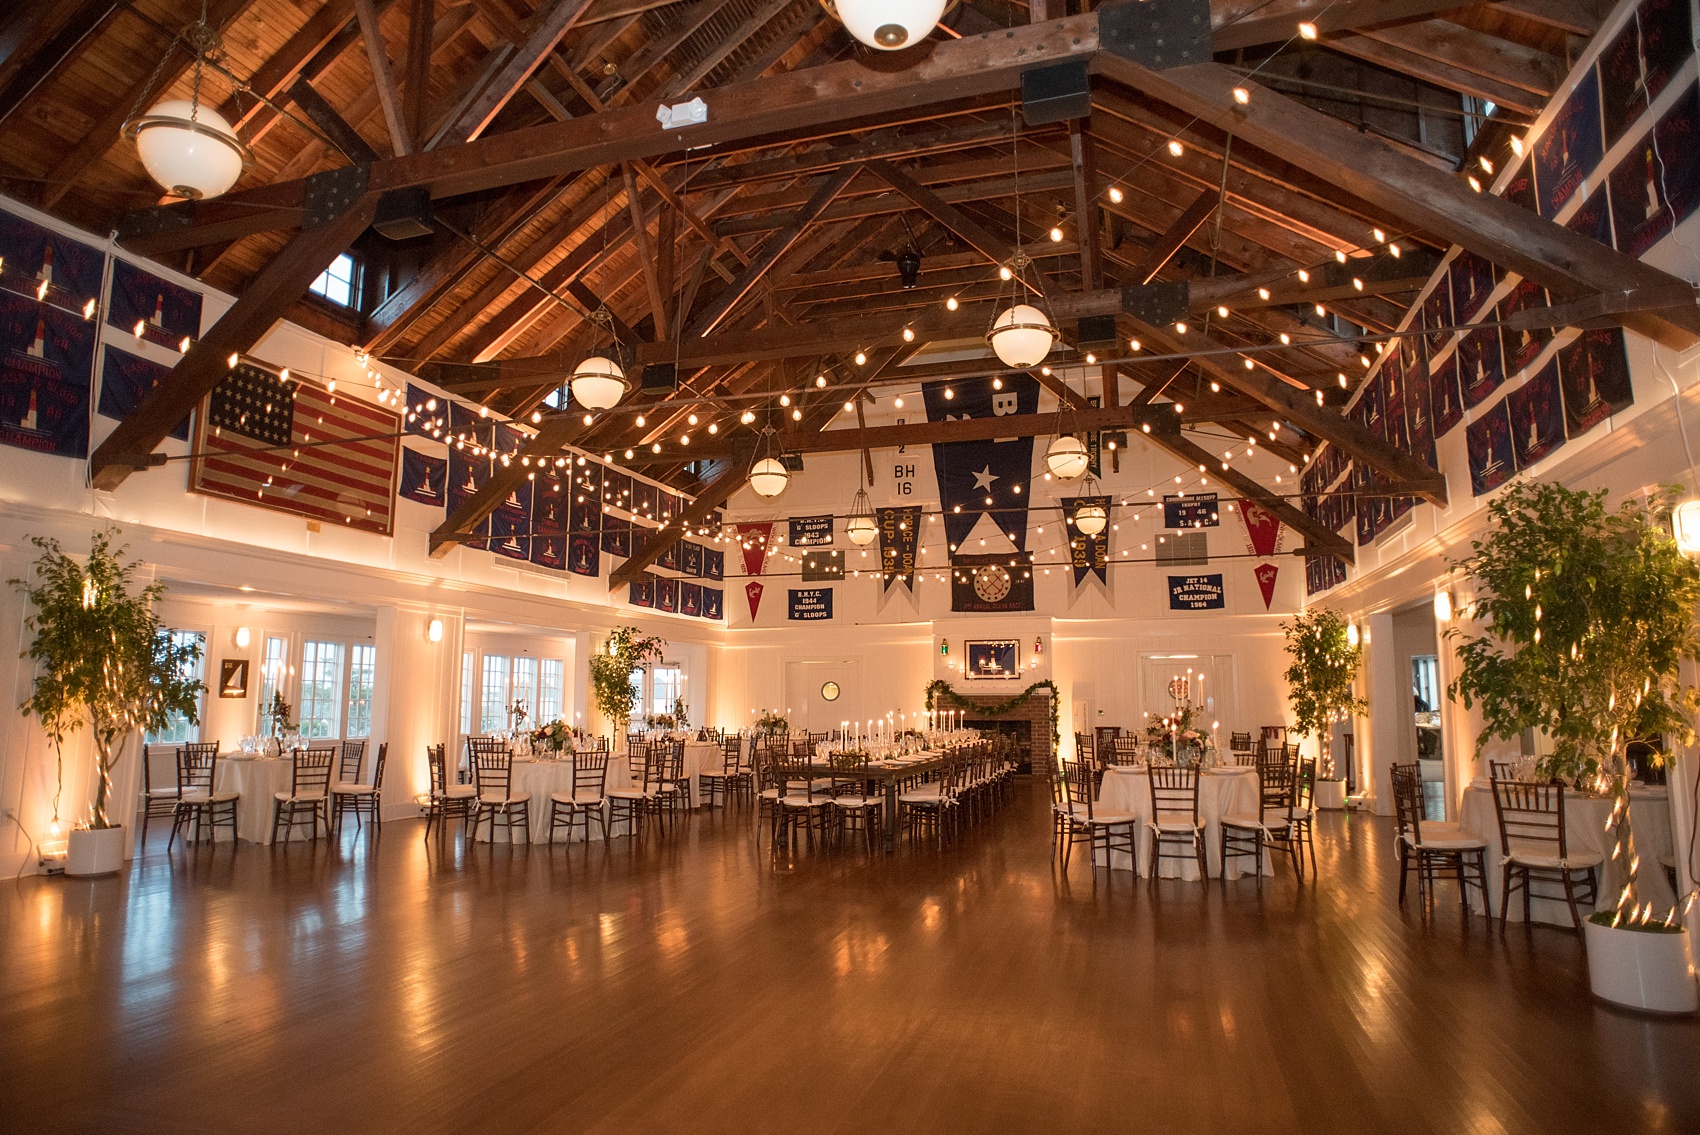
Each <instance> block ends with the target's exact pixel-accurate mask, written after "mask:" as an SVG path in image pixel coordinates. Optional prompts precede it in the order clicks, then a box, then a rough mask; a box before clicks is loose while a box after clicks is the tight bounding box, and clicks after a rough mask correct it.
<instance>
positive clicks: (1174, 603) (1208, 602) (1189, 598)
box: [1169, 573, 1224, 611]
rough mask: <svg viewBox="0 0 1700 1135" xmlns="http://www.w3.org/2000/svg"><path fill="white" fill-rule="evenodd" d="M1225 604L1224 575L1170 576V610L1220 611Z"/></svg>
mask: <svg viewBox="0 0 1700 1135" xmlns="http://www.w3.org/2000/svg"><path fill="white" fill-rule="evenodd" d="M1223 605H1224V599H1223V591H1222V576H1221V575H1220V574H1219V573H1218V574H1213V575H1171V576H1170V577H1169V610H1171V611H1220V610H1221V609H1222V607H1223Z"/></svg>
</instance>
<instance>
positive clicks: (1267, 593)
mask: <svg viewBox="0 0 1700 1135" xmlns="http://www.w3.org/2000/svg"><path fill="white" fill-rule="evenodd" d="M1280 570H1281V569H1280V568H1278V567H1276V566H1275V565H1274V564H1258V565H1257V566H1256V567H1255V568H1253V569H1252V571H1254V572H1255V573H1256V574H1257V586H1258V587H1259V588H1260V589H1262V591H1263V609H1264V610H1265V611H1267V610H1269V605H1270V604H1271V603H1273V602H1275V576H1276V573H1278V572H1279V571H1280Z"/></svg>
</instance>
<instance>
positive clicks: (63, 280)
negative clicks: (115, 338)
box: [0, 210, 106, 312]
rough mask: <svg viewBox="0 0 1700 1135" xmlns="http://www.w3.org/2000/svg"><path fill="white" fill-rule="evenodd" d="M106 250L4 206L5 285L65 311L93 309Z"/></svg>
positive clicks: (1, 251)
mask: <svg viewBox="0 0 1700 1135" xmlns="http://www.w3.org/2000/svg"><path fill="white" fill-rule="evenodd" d="M105 271H106V254H105V253H103V252H102V251H101V250H100V249H98V248H95V247H93V246H91V245H87V244H84V243H82V242H81V241H76V240H72V239H71V238H70V237H67V236H64V235H62V234H60V233H57V232H54V231H53V230H52V229H50V228H47V227H46V226H45V225H38V224H36V223H35V222H34V221H30V220H26V219H25V218H23V217H20V216H17V215H16V214H14V213H8V212H5V211H3V210H0V289H4V290H5V291H8V292H12V293H14V294H16V295H20V296H30V297H32V298H34V299H37V300H40V301H41V302H43V303H46V304H51V305H52V306H54V307H58V308H63V309H65V310H66V311H75V312H83V311H84V310H85V309H86V310H88V311H91V312H92V311H93V310H94V308H93V305H94V304H95V303H97V302H99V299H100V277H101V274H102V273H103V272H105Z"/></svg>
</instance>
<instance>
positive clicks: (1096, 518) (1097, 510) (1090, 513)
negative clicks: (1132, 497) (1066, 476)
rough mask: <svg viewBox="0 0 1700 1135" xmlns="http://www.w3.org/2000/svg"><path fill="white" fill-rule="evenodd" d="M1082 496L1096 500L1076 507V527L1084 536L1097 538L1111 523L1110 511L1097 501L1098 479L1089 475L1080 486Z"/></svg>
mask: <svg viewBox="0 0 1700 1135" xmlns="http://www.w3.org/2000/svg"><path fill="white" fill-rule="evenodd" d="M1047 456H1049V455H1047ZM1080 494H1081V496H1083V497H1091V498H1094V499H1091V500H1083V501H1081V502H1080V503H1079V504H1077V505H1075V506H1074V526H1075V527H1076V528H1078V529H1079V530H1080V534H1081V535H1082V536H1096V535H1098V533H1100V532H1102V531H1103V530H1104V529H1105V528H1106V527H1108V525H1109V523H1110V510H1109V509H1107V508H1105V507H1104V504H1103V502H1102V501H1100V500H1097V499H1096V498H1097V496H1098V479H1097V478H1096V477H1094V476H1092V474H1090V473H1088V474H1087V475H1086V482H1085V484H1083V485H1081V486H1080Z"/></svg>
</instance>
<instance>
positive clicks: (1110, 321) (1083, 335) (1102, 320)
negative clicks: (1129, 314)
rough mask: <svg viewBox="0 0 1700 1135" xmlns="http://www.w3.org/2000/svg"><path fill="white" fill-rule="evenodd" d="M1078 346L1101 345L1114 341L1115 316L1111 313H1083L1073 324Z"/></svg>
mask: <svg viewBox="0 0 1700 1135" xmlns="http://www.w3.org/2000/svg"><path fill="white" fill-rule="evenodd" d="M1075 337H1076V338H1077V339H1078V342H1077V343H1076V344H1075V345H1076V346H1079V347H1102V346H1104V345H1105V344H1108V343H1114V342H1115V341H1116V317H1115V316H1113V315H1083V316H1081V317H1080V319H1079V321H1078V322H1077V323H1076V324H1075Z"/></svg>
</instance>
